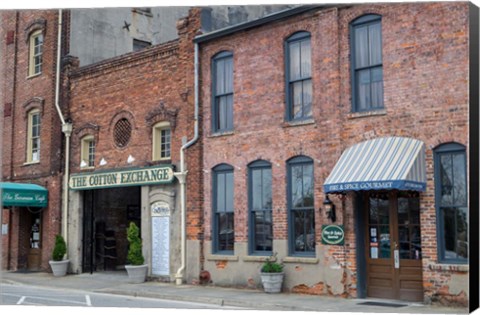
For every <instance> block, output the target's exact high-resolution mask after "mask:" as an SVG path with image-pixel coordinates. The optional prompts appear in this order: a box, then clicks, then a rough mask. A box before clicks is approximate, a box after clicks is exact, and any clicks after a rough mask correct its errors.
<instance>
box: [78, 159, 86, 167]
mask: <svg viewBox="0 0 480 315" xmlns="http://www.w3.org/2000/svg"><path fill="white" fill-rule="evenodd" d="M84 167H87V162H85V160H82V162H80V168H84Z"/></svg>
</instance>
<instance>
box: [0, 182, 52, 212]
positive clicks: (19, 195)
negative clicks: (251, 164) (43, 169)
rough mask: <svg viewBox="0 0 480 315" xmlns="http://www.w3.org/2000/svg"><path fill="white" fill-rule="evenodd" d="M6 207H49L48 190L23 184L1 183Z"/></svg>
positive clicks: (3, 202)
mask: <svg viewBox="0 0 480 315" xmlns="http://www.w3.org/2000/svg"><path fill="white" fill-rule="evenodd" d="M0 191H1V194H2V205H3V206H4V207H9V206H15V207H40V208H45V207H46V206H47V205H48V190H47V189H46V188H44V187H42V186H39V185H34V184H21V183H0Z"/></svg>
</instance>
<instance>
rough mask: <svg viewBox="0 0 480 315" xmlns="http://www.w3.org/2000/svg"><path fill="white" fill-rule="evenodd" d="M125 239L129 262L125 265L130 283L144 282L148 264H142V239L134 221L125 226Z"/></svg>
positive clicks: (143, 260) (143, 259)
mask: <svg viewBox="0 0 480 315" xmlns="http://www.w3.org/2000/svg"><path fill="white" fill-rule="evenodd" d="M127 240H128V243H129V246H128V254H127V261H128V262H129V263H130V264H129V265H126V266H125V269H127V273H128V278H129V279H130V281H129V282H130V283H142V282H145V279H146V277H147V271H148V265H146V264H144V262H145V258H144V257H143V253H142V239H141V238H140V230H139V228H138V227H137V225H136V224H135V223H134V222H130V225H129V226H128V228H127Z"/></svg>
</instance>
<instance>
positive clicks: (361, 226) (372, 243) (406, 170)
mask: <svg viewBox="0 0 480 315" xmlns="http://www.w3.org/2000/svg"><path fill="white" fill-rule="evenodd" d="M425 189H426V167H425V144H424V143H423V142H421V141H418V140H415V139H409V138H401V137H385V138H378V139H373V140H369V141H365V142H362V143H359V144H356V145H354V146H352V147H350V148H348V149H347V150H346V151H345V152H344V153H343V154H342V156H341V158H340V160H339V161H338V162H337V163H336V165H335V168H334V169H333V170H332V172H331V174H330V176H329V177H328V178H327V180H326V182H325V184H324V191H325V193H326V194H338V193H340V194H345V193H347V192H350V191H354V192H356V196H357V197H358V198H357V203H356V208H357V209H356V213H357V216H356V219H357V224H356V227H357V238H358V240H357V244H359V245H360V246H358V247H357V262H359V263H358V267H359V270H358V273H359V278H358V282H359V283H358V288H359V294H361V295H366V296H367V297H376V298H387V299H398V300H410V301H423V298H424V294H423V278H422V241H421V229H422V224H421V220H420V216H421V215H420V208H421V201H420V200H421V194H422V193H423V192H425ZM362 243H363V246H362ZM362 291H363V292H362Z"/></svg>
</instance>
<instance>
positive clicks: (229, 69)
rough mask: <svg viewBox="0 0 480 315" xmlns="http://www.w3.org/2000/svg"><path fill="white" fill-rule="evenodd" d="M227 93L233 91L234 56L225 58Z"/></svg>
mask: <svg viewBox="0 0 480 315" xmlns="http://www.w3.org/2000/svg"><path fill="white" fill-rule="evenodd" d="M225 93H233V58H227V59H225Z"/></svg>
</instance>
